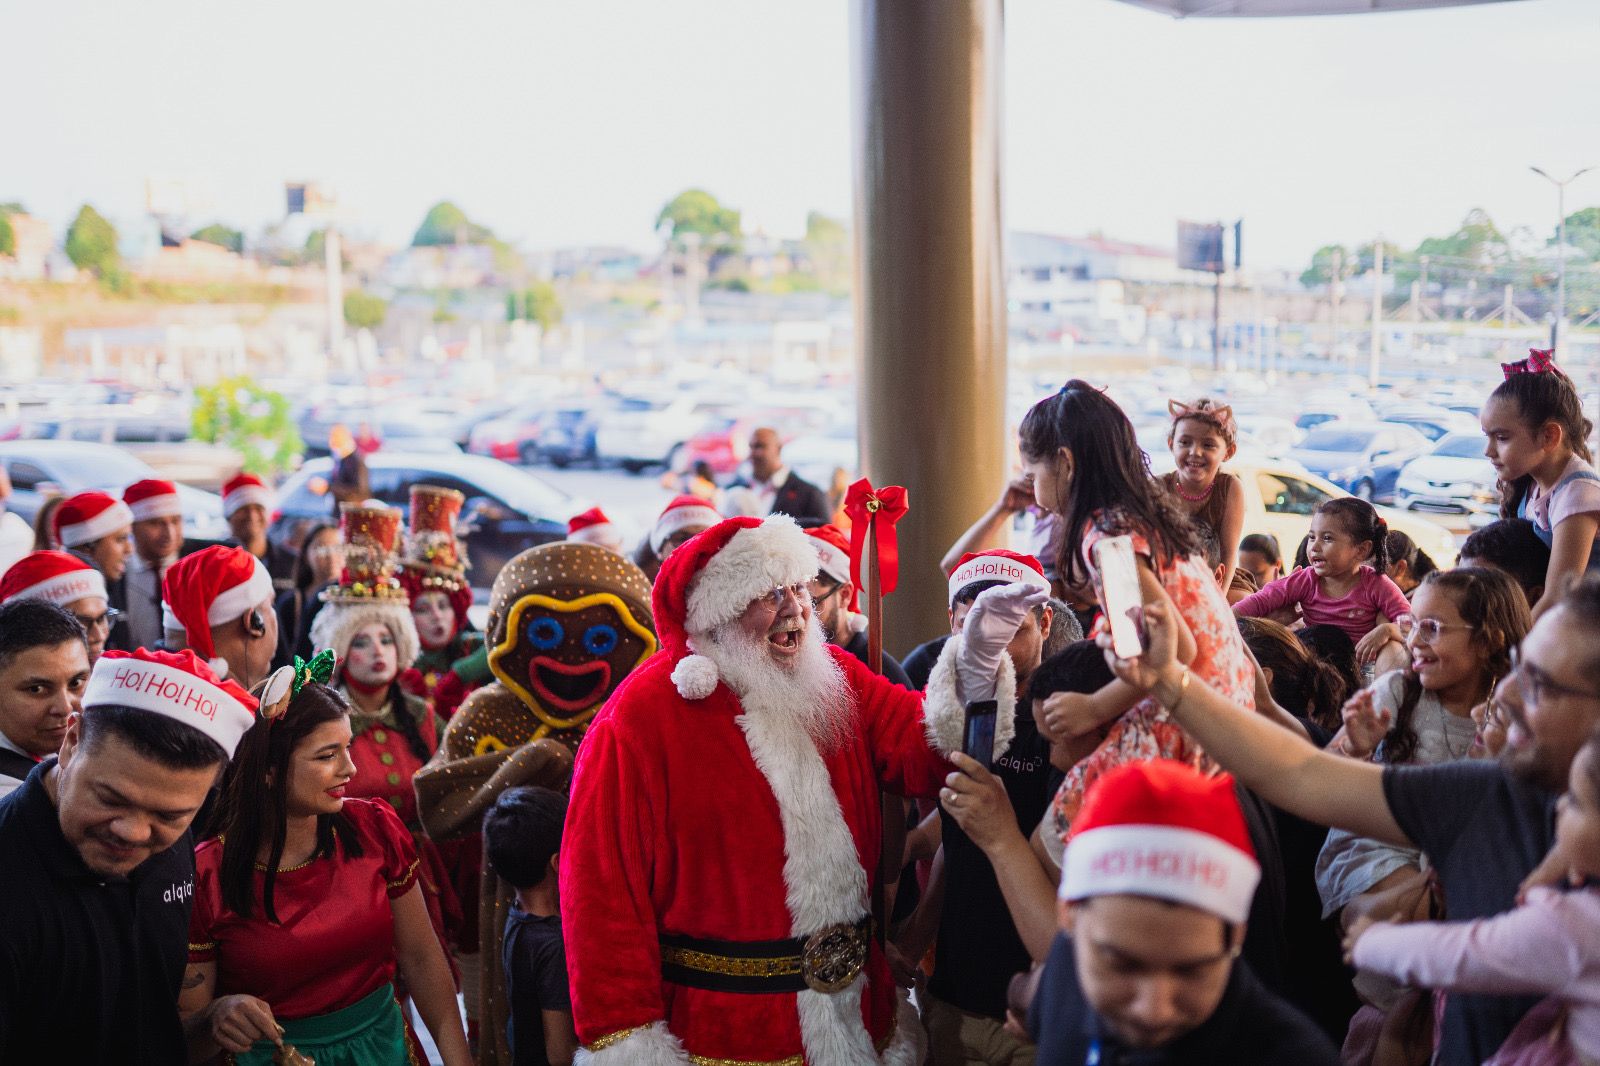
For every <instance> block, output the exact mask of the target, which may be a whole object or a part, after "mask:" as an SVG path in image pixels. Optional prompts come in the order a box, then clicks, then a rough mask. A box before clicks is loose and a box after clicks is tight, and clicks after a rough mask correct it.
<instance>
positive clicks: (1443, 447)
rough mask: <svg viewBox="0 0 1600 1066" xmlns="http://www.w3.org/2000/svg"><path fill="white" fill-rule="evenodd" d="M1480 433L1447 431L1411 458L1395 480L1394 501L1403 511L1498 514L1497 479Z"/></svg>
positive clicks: (1478, 514)
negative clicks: (1427, 451) (1427, 448)
mask: <svg viewBox="0 0 1600 1066" xmlns="http://www.w3.org/2000/svg"><path fill="white" fill-rule="evenodd" d="M1483 449H1484V441H1483V434H1482V433H1451V434H1448V435H1447V436H1445V437H1443V438H1441V439H1440V441H1439V442H1438V443H1437V444H1435V445H1434V446H1433V451H1431V452H1429V453H1428V454H1427V455H1424V456H1422V457H1421V458H1420V459H1413V460H1412V461H1411V462H1409V463H1407V464H1406V465H1405V468H1404V469H1403V470H1401V471H1400V477H1399V480H1397V481H1396V482H1395V497H1394V503H1395V506H1396V507H1400V508H1403V509H1405V510H1407V511H1431V512H1434V513H1436V514H1460V515H1467V516H1468V517H1469V518H1473V519H1476V518H1479V517H1480V516H1488V520H1489V521H1493V520H1494V519H1495V518H1498V517H1499V514H1500V488H1499V479H1498V477H1497V476H1496V474H1495V472H1494V467H1492V466H1490V465H1489V460H1488V459H1487V458H1485V457H1484V454H1483Z"/></svg>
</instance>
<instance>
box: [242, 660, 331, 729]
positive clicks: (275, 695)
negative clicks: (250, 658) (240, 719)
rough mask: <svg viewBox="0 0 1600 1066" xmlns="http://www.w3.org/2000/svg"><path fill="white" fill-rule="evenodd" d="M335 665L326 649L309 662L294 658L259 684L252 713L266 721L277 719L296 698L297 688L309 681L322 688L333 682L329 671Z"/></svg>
mask: <svg viewBox="0 0 1600 1066" xmlns="http://www.w3.org/2000/svg"><path fill="white" fill-rule="evenodd" d="M337 663H338V659H337V658H335V656H334V654H333V652H332V651H330V650H323V651H319V652H317V654H315V655H313V656H312V657H311V658H310V659H309V660H306V659H302V658H300V656H298V655H296V656H295V657H294V665H293V666H282V667H279V668H278V669H277V670H274V671H273V672H272V676H270V677H268V678H267V679H266V680H265V681H264V682H262V683H261V689H260V695H258V696H257V697H256V699H257V701H258V703H257V709H256V713H257V714H258V715H260V716H261V718H262V719H263V720H265V721H268V722H270V721H272V720H273V719H276V718H281V717H282V716H283V712H284V711H287V710H288V709H289V701H290V700H292V699H294V698H295V697H296V696H298V695H299V694H300V690H301V689H303V688H305V687H306V686H307V685H309V684H311V683H312V682H313V681H315V682H316V683H317V684H319V685H326V684H327V683H328V682H329V681H331V680H333V668H334V666H335V665H337Z"/></svg>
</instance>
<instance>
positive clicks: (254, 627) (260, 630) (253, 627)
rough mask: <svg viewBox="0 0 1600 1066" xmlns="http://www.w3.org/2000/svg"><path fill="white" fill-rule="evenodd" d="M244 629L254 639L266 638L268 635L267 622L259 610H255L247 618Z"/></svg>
mask: <svg viewBox="0 0 1600 1066" xmlns="http://www.w3.org/2000/svg"><path fill="white" fill-rule="evenodd" d="M244 627H245V629H246V630H248V631H249V633H250V635H251V636H252V637H264V636H266V635H267V622H266V619H264V618H262V617H261V612H260V611H259V610H253V611H251V612H250V613H249V614H248V615H246V616H245V620H244Z"/></svg>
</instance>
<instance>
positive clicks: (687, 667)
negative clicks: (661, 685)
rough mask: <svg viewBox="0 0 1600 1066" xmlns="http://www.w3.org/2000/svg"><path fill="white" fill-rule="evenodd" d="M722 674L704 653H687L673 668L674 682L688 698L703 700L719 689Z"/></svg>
mask: <svg viewBox="0 0 1600 1066" xmlns="http://www.w3.org/2000/svg"><path fill="white" fill-rule="evenodd" d="M721 679H722V675H721V674H720V673H719V672H718V671H717V664H716V663H714V662H712V661H711V660H710V659H708V658H706V657H705V656H704V655H685V656H684V657H683V658H681V659H679V660H678V665H676V666H674V667H673V668H672V683H673V685H675V686H676V687H677V689H678V695H680V696H682V697H683V698H684V699H686V700H703V699H705V698H706V697H707V696H709V695H711V694H712V693H713V692H715V691H716V690H717V682H719V681H720V680H721Z"/></svg>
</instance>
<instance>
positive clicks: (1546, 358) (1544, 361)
mask: <svg viewBox="0 0 1600 1066" xmlns="http://www.w3.org/2000/svg"><path fill="white" fill-rule="evenodd" d="M1500 369H1501V370H1503V371H1504V372H1505V375H1506V377H1508V378H1513V377H1516V376H1517V375H1518V374H1548V373H1550V372H1551V371H1553V370H1555V369H1556V350H1555V349H1554V348H1529V349H1528V358H1526V359H1518V360H1517V361H1516V362H1515V363H1501V364H1500Z"/></svg>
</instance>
